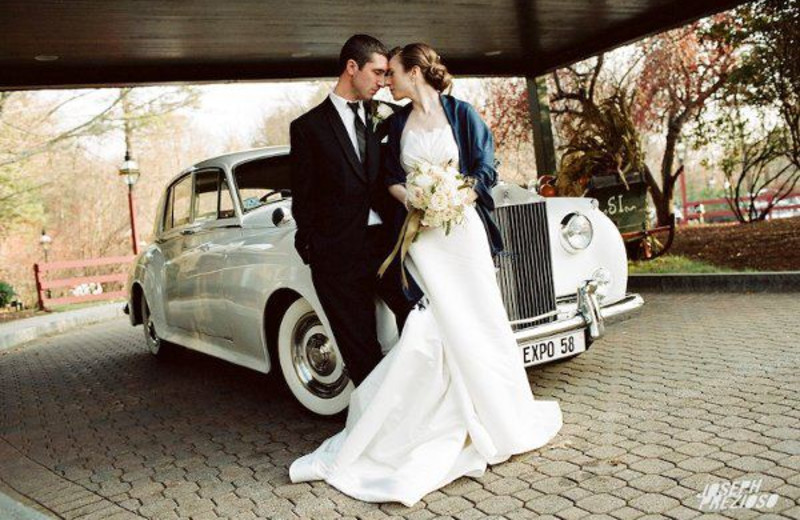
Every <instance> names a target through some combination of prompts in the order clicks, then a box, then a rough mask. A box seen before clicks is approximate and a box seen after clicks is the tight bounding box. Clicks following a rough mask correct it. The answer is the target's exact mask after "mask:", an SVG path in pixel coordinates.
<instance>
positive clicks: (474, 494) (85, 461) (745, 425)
mask: <svg viewBox="0 0 800 520" xmlns="http://www.w3.org/2000/svg"><path fill="white" fill-rule="evenodd" d="M643 296H644V297H645V300H646V302H647V303H646V305H645V309H644V310H643V312H642V314H641V315H640V316H639V317H638V318H636V319H634V320H629V321H626V322H623V323H619V324H616V325H614V326H613V327H610V328H609V330H608V335H607V337H606V338H604V339H603V340H602V341H599V342H597V343H595V345H594V346H592V348H591V349H590V350H589V351H588V352H587V353H585V354H584V355H582V356H580V357H578V358H576V359H572V360H568V361H566V362H560V363H556V364H551V365H548V366H544V367H539V368H535V369H532V370H530V371H529V378H530V380H531V386H532V388H533V391H534V393H535V395H536V396H537V397H540V398H543V399H557V400H558V401H559V402H560V403H561V406H562V409H563V412H564V421H565V424H564V428H563V429H562V430H561V432H560V433H559V435H558V436H557V437H556V438H555V439H554V441H553V442H551V443H550V444H549V445H547V446H545V447H544V448H542V449H540V450H537V451H535V452H532V453H529V454H525V455H521V456H518V457H515V458H514V459H512V460H511V461H510V462H507V463H505V464H500V465H498V466H495V467H492V468H491V469H490V471H488V472H487V473H486V475H485V476H484V477H482V478H480V479H469V478H462V479H460V480H458V481H456V482H454V483H452V484H450V485H449V486H447V487H445V488H444V489H442V490H441V491H439V492H435V493H432V494H430V495H428V496H426V497H425V499H424V501H422V502H420V503H419V504H417V506H416V507H413V508H405V507H403V506H400V505H397V504H384V505H380V506H378V505H374V504H366V503H361V502H358V501H356V500H352V499H350V498H348V497H346V496H344V495H342V494H341V493H339V492H337V491H336V490H334V489H332V488H330V487H329V486H327V485H326V484H324V483H314V484H312V485H309V484H298V485H292V484H290V483H289V481H288V477H287V468H288V465H289V463H290V462H291V460H293V458H295V457H296V456H298V455H299V454H302V453H305V452H307V451H309V450H311V449H313V448H314V447H316V446H317V444H318V443H319V442H320V441H321V440H322V439H323V438H325V437H327V436H329V435H331V434H333V433H334V432H336V431H337V430H338V429H339V428H340V427H341V422H340V421H341V419H339V420H330V419H320V418H314V417H311V416H309V415H307V414H306V413H304V412H303V411H302V410H301V409H299V407H298V406H297V405H295V404H294V402H293V401H292V400H291V398H290V396H289V395H288V394H287V393H286V392H285V391H283V390H280V389H279V387H278V389H277V390H276V385H274V384H273V383H271V382H270V379H269V378H267V377H265V376H262V375H260V374H258V373H255V372H251V371H248V370H244V369H240V368H237V367H234V366H230V365H227V364H225V363H223V362H221V361H216V360H213V359H210V358H205V357H203V356H201V355H196V354H192V353H188V352H186V353H183V354H181V355H180V356H179V358H178V360H177V361H176V362H173V363H166V364H164V363H160V362H158V361H157V360H155V359H154V358H152V357H151V356H150V355H149V354H148V353H146V352H145V350H144V343H143V340H142V331H141V327H136V328H135V329H134V328H131V327H130V326H129V325H128V324H127V322H126V321H124V320H121V319H120V320H114V321H111V322H107V323H104V324H99V325H95V326H91V327H87V328H85V329H83V330H81V331H79V332H74V333H69V334H64V335H61V336H58V337H53V338H49V339H44V340H40V341H37V342H36V343H35V344H32V345H29V346H27V347H22V348H20V349H17V350H14V351H9V352H4V353H2V354H0V462H1V465H0V484H2V485H1V486H0V487H2V488H5V491H6V492H7V493H9V494H12V496H16V497H17V498H18V499H20V500H23V501H25V502H27V503H29V504H32V505H33V506H34V507H35V508H37V509H39V510H41V511H44V512H47V513H48V514H50V515H53V516H59V517H63V518H68V519H72V518H87V519H88V518H137V517H146V518H158V519H169V518H178V517H181V518H187V517H192V518H198V519H200V518H218V517H231V518H237V519H246V518H255V517H266V518H296V517H303V518H312V517H314V518H333V517H340V516H350V517H361V518H385V517H387V516H396V517H405V518H433V517H435V516H451V517H455V518H459V519H469V518H479V517H484V516H490V515H495V516H502V517H507V518H524V517H534V516H539V515H542V516H541V517H542V518H545V517H546V515H552V516H550V518H554V517H558V518H562V519H571V518H579V517H584V516H587V515H589V514H595V515H597V516H596V518H618V519H628V518H639V517H644V516H646V515H652V516H651V517H653V518H657V517H659V515H662V517H668V518H677V519H682V518H692V517H696V516H700V515H701V514H705V515H708V517H711V516H713V515H709V514H708V512H707V511H705V510H703V511H701V510H700V509H699V502H700V499H699V498H698V496H697V495H698V493H700V492H701V491H702V490H703V488H704V486H705V485H706V484H707V483H713V482H720V481H723V480H741V479H746V478H748V477H751V478H762V479H763V482H762V485H761V491H762V492H770V493H775V494H777V495H779V500H778V502H777V504H776V505H775V506H774V507H772V508H769V509H766V508H762V509H757V510H753V509H750V510H747V509H735V510H727V511H722V514H723V515H725V516H728V517H733V518H755V517H759V518H765V517H767V516H769V515H772V516H773V517H781V518H799V517H800V507H798V505H797V501H798V498H799V497H800V438H799V437H800V397H799V395H800V394H799V393H798V390H800V388H799V387H800V385H798V367H800V362H799V361H800V350H798V343H800V332H798V323H797V320H798V316H800V298H798V297H797V295H796V294H681V295H659V294H644V295H643Z"/></svg>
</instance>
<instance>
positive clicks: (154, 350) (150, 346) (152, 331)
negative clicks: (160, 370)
mask: <svg viewBox="0 0 800 520" xmlns="http://www.w3.org/2000/svg"><path fill="white" fill-rule="evenodd" d="M142 327H143V328H144V340H145V342H146V343H147V350H149V351H150V353H151V354H153V355H154V356H156V357H157V358H160V359H166V358H168V357H169V356H170V355H171V354H174V350H175V346H174V345H173V344H172V343H169V342H168V341H165V340H163V339H161V338H160V337H159V335H158V333H157V332H156V326H155V323H153V316H152V315H151V314H150V306H149V305H147V298H145V297H144V296H142Z"/></svg>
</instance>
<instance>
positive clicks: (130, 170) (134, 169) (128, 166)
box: [119, 150, 139, 255]
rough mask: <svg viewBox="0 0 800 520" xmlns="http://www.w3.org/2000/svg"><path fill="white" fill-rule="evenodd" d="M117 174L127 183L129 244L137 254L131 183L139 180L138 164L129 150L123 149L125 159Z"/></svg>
mask: <svg viewBox="0 0 800 520" xmlns="http://www.w3.org/2000/svg"><path fill="white" fill-rule="evenodd" d="M119 175H120V177H122V180H123V181H125V184H127V185H128V212H129V213H130V217H131V244H132V245H133V254H134V255H137V254H139V247H138V246H137V244H136V215H135V213H134V211H133V185H134V184H136V181H138V180H139V165H138V164H136V161H134V160H133V159H132V158H131V154H130V151H128V150H126V151H125V160H124V161H123V162H122V166H120V168H119Z"/></svg>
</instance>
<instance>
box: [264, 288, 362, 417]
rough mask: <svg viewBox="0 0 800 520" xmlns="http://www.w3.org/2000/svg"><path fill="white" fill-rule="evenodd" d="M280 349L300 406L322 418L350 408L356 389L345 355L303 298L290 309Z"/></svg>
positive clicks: (280, 336)
mask: <svg viewBox="0 0 800 520" xmlns="http://www.w3.org/2000/svg"><path fill="white" fill-rule="evenodd" d="M277 347H278V359H279V361H280V365H281V372H282V373H283V378H284V380H285V381H286V385H287V386H288V387H289V390H291V392H292V394H294V396H295V398H297V400H298V401H300V404H302V405H303V406H304V407H306V408H307V409H309V410H311V411H312V412H314V413H317V414H320V415H335V414H337V413H339V412H341V411H342V410H344V409H345V408H346V407H347V405H348V403H349V402H350V393H351V392H352V391H353V388H354V386H353V383H352V382H351V381H350V379H349V378H348V377H347V374H346V373H345V370H344V360H343V359H342V355H341V354H340V353H339V348H338V347H337V346H336V344H335V343H334V341H333V337H332V336H331V335H330V334H329V333H328V331H327V330H326V329H325V326H324V325H323V324H322V321H320V319H319V316H317V313H316V312H315V311H314V309H313V307H311V304H310V303H308V302H307V301H306V300H304V299H303V298H300V299H298V300H296V301H295V302H294V303H292V304H291V305H290V306H289V308H288V309H286V313H284V315H283V318H282V319H281V325H280V328H279V330H278V345H277Z"/></svg>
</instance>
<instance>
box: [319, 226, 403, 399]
mask: <svg viewBox="0 0 800 520" xmlns="http://www.w3.org/2000/svg"><path fill="white" fill-rule="evenodd" d="M388 233H389V230H388V229H387V228H385V227H384V226H382V225H378V226H369V227H368V228H367V243H366V244H365V248H364V251H363V253H362V254H363V258H361V259H359V261H357V262H355V265H354V267H353V268H352V269H349V270H347V271H343V272H334V273H329V272H324V271H320V270H316V269H313V268H312V270H311V278H312V280H313V282H314V288H315V290H316V292H317V296H318V297H319V301H320V303H321V304H322V308H323V309H324V310H325V315H326V316H327V317H328V321H329V322H330V326H331V329H333V330H332V332H333V336H334V338H335V339H336V344H337V345H338V346H339V350H340V352H341V353H342V355H343V356H344V360H345V364H346V366H347V371H348V374H349V376H350V379H351V380H352V381H353V383H354V384H355V385H356V386H357V385H359V384H361V382H362V381H363V380H364V379H365V378H366V377H367V375H368V374H369V373H370V372H371V371H372V369H373V368H375V366H376V365H377V364H378V363H379V362H380V360H381V358H382V357H383V356H382V354H381V345H380V343H379V342H378V334H377V323H376V319H375V297H376V296H379V297H380V298H381V299H383V301H385V302H386V304H387V305H388V306H389V308H390V309H391V310H392V312H393V313H394V314H395V317H396V318H397V326H398V331H401V330H402V326H403V324H404V323H405V320H406V318H407V317H408V313H409V312H410V311H411V309H412V307H413V306H414V303H416V302H412V301H409V299H408V298H407V297H406V296H405V295H404V294H403V291H402V287H401V286H400V283H399V267H398V266H397V265H393V266H392V269H390V270H389V271H387V272H386V274H385V275H384V276H383V277H382V278H378V276H377V273H378V268H379V267H380V265H381V263H382V262H383V260H384V259H385V258H386V257H387V256H388V254H389V252H390V251H391V246H392V245H393V241H392V238H393V237H391V236H389V234H388ZM354 254H356V253H355V252H354ZM395 264H397V262H395Z"/></svg>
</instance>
